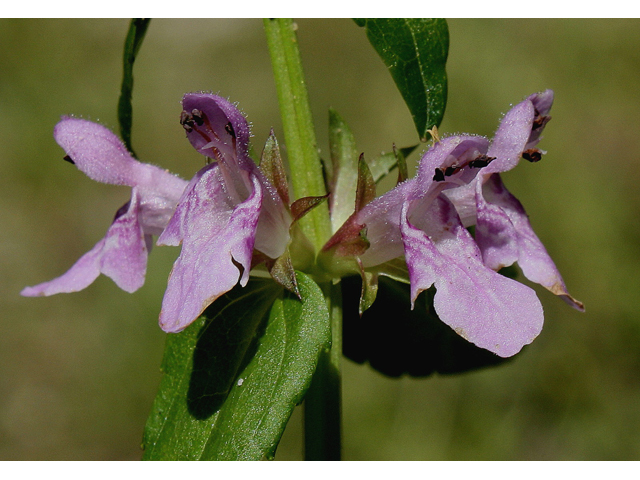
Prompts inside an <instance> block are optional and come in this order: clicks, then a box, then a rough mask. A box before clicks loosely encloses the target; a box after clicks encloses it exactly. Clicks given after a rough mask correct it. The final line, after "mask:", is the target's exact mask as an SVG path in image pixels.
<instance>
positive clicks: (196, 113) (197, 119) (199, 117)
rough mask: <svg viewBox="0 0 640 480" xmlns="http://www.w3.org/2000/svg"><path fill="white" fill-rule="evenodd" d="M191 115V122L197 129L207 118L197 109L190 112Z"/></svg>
mask: <svg viewBox="0 0 640 480" xmlns="http://www.w3.org/2000/svg"><path fill="white" fill-rule="evenodd" d="M191 115H192V116H193V121H194V122H196V124H197V125H198V126H199V127H201V126H202V124H203V123H204V119H205V118H207V116H206V115H205V114H204V113H202V110H198V109H197V108H194V109H193V110H191Z"/></svg>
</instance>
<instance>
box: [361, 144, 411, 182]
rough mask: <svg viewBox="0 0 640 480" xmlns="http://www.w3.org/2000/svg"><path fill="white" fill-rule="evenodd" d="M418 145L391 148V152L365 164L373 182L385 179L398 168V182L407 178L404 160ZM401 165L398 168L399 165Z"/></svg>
mask: <svg viewBox="0 0 640 480" xmlns="http://www.w3.org/2000/svg"><path fill="white" fill-rule="evenodd" d="M417 147H418V145H413V146H411V147H404V148H401V149H397V148H396V147H395V145H394V146H393V151H392V152H389V153H383V154H382V155H380V156H379V157H375V158H374V159H373V160H371V161H369V162H367V163H368V164H369V170H371V175H372V176H373V180H374V181H375V182H376V183H378V182H380V181H381V180H382V179H383V178H385V177H386V176H387V175H388V174H389V172H391V170H393V169H394V168H396V167H398V181H401V180H405V179H406V178H407V177H408V172H407V164H406V158H407V157H408V156H409V155H410V154H411V152H413V151H414V150H415V149H416V148H417ZM401 163H402V164H403V165H402V166H400V164H401Z"/></svg>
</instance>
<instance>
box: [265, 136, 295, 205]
mask: <svg viewBox="0 0 640 480" xmlns="http://www.w3.org/2000/svg"><path fill="white" fill-rule="evenodd" d="M260 170H262V173H264V176H265V177H267V179H268V180H269V182H271V184H272V185H273V186H274V187H276V190H277V192H278V195H279V196H280V198H281V199H282V202H283V203H284V204H285V205H286V206H289V203H290V201H289V182H287V173H286V171H285V168H284V162H283V161H282V157H281V156H280V147H279V146H278V140H277V139H276V135H275V133H273V128H272V129H271V132H270V133H269V138H267V141H266V142H265V144H264V149H263V150H262V157H261V159H260Z"/></svg>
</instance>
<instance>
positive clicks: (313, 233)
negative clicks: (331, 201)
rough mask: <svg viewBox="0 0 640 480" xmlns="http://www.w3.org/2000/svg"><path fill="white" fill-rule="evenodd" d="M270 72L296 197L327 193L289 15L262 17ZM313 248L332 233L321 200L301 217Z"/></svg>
mask: <svg viewBox="0 0 640 480" xmlns="http://www.w3.org/2000/svg"><path fill="white" fill-rule="evenodd" d="M264 28H265V33H266V36H267V44H268V46H269V53H270V54H271V64H272V66H273V75H274V78H275V82H276V89H277V91H278V102H279V104H280V115H281V117H282V126H283V129H284V138H285V143H286V146H287V154H288V159H289V167H290V169H291V183H292V186H293V194H294V197H295V198H302V197H319V196H323V195H326V193H327V192H326V189H325V184H324V175H323V172H322V165H321V163H320V157H319V156H318V149H317V145H316V136H315V130H314V128H313V119H312V117H311V107H310V105H309V97H308V94H307V87H306V83H305V80H304V73H303V71H302V61H301V59H300V51H299V49H298V39H297V36H296V27H295V24H294V23H293V20H291V19H273V18H271V19H265V20H264ZM300 226H301V228H302V231H303V232H304V234H305V235H306V236H307V237H308V238H309V240H310V241H311V243H312V244H313V245H314V247H315V249H316V252H318V251H320V248H322V245H324V243H325V242H326V241H327V240H328V239H329V236H330V235H331V223H330V220H329V207H328V204H327V202H323V203H322V204H320V205H319V206H317V207H316V208H314V209H313V210H312V211H311V212H309V214H308V215H306V216H305V217H304V218H303V219H301V221H300Z"/></svg>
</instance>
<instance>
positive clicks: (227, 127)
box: [224, 122, 236, 138]
mask: <svg viewBox="0 0 640 480" xmlns="http://www.w3.org/2000/svg"><path fill="white" fill-rule="evenodd" d="M224 129H225V131H226V132H227V133H228V134H229V135H231V136H232V137H233V138H236V132H235V131H234V130H233V125H232V124H231V122H229V123H227V124H226V125H225V126H224Z"/></svg>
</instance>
